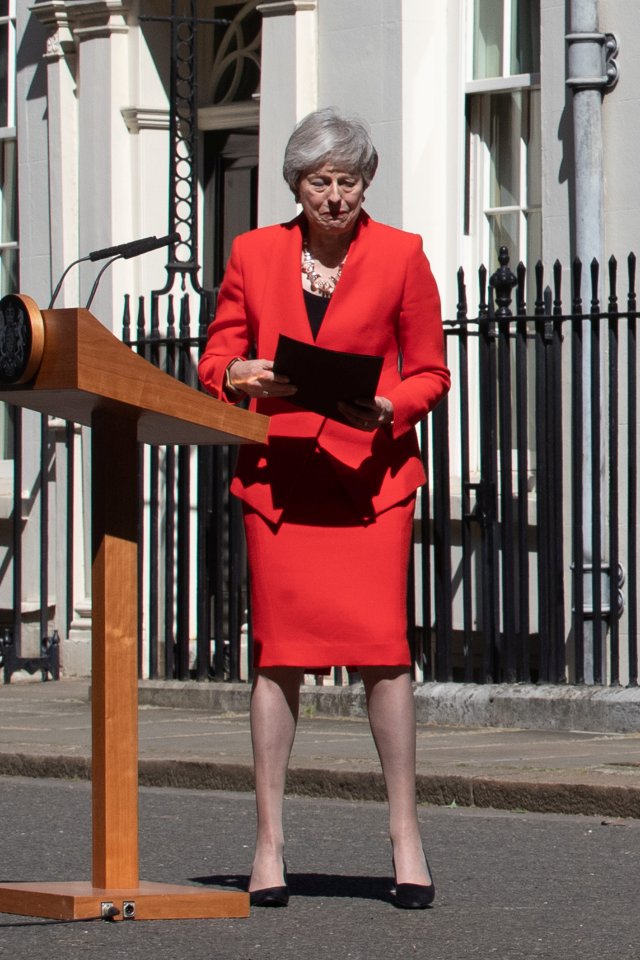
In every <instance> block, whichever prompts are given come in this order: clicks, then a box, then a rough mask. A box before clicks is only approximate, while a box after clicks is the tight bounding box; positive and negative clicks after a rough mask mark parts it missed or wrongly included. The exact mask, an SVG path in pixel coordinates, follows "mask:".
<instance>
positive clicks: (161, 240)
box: [89, 233, 180, 260]
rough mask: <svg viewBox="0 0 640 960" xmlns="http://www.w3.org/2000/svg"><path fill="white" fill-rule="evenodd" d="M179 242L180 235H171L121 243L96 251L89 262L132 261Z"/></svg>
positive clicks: (90, 256)
mask: <svg viewBox="0 0 640 960" xmlns="http://www.w3.org/2000/svg"><path fill="white" fill-rule="evenodd" d="M179 240H180V234H179V233H169V234H167V236H166V237H156V236H153V237H143V238H142V240H131V241H129V243H120V244H118V245H117V246H115V247H104V248H103V249H102V250H94V251H93V253H90V254H89V260H106V259H107V257H122V258H123V259H124V260H130V259H131V257H138V256H140V254H141V253H149V252H150V251H151V250H159V249H160V247H169V246H171V244H172V243H178V241H179Z"/></svg>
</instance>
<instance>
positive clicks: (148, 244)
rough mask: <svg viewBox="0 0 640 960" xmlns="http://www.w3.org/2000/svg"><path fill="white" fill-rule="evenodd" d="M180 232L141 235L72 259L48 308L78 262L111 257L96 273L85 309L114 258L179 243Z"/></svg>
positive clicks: (124, 257)
mask: <svg viewBox="0 0 640 960" xmlns="http://www.w3.org/2000/svg"><path fill="white" fill-rule="evenodd" d="M179 241H180V234H179V233H177V232H176V233H169V234H167V235H166V236H165V237H156V236H155V235H154V236H153V237H143V238H142V239H141V240H131V241H129V243H120V244H118V245H117V246H115V247H103V248H102V249H101V250H93V251H92V252H91V253H88V254H87V255H86V256H84V257H79V258H78V259H77V260H74V261H73V263H70V264H69V266H68V267H67V268H66V269H65V270H64V272H63V274H62V276H61V277H60V279H59V280H58V283H57V285H56V288H55V290H54V291H53V294H52V295H51V300H50V302H49V310H51V309H52V307H53V305H54V303H55V302H56V299H57V297H58V294H59V293H60V289H61V287H62V284H63V282H64V279H65V277H66V276H67V274H68V273H69V271H70V270H71V268H72V267H75V266H76V265H77V264H79V263H84V262H85V261H87V260H91V261H94V262H95V261H96V260H106V259H107V258H111V259H110V260H109V263H107V264H105V266H104V267H103V268H102V270H101V271H100V273H99V274H98V276H97V278H96V281H95V283H94V285H93V287H92V290H91V294H90V297H89V300H88V302H87V309H88V308H89V305H90V303H91V301H92V300H93V298H94V296H95V293H96V289H97V284H98V281H99V280H100V278H101V276H102V274H103V273H104V271H105V270H106V269H107V267H108V266H110V264H111V263H113V261H114V260H120V259H123V260H129V259H130V258H131V257H138V256H140V255H141V254H143V253H149V252H150V251H151V250H158V249H160V247H168V246H170V245H171V244H173V243H179Z"/></svg>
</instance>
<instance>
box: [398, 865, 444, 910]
mask: <svg viewBox="0 0 640 960" xmlns="http://www.w3.org/2000/svg"><path fill="white" fill-rule="evenodd" d="M424 859H425V862H426V864H427V870H428V871H429V876H430V877H431V883H395V872H396V865H395V862H394V864H393V873H394V889H393V896H392V899H391V902H392V903H393V905H394V907H398V908H399V909H400V910H426V909H427V907H430V906H431V904H432V903H433V901H434V900H435V896H436V885H435V883H434V882H433V874H432V873H431V867H430V866H429V861H428V860H427V855H426V854H425V857H424Z"/></svg>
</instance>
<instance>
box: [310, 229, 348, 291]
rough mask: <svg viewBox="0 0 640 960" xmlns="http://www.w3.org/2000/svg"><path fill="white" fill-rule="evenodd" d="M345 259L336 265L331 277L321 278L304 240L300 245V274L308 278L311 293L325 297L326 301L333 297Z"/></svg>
mask: <svg viewBox="0 0 640 960" xmlns="http://www.w3.org/2000/svg"><path fill="white" fill-rule="evenodd" d="M346 259H347V258H346V257H345V258H344V260H343V261H342V263H339V264H338V267H337V269H336V272H335V274H334V275H333V276H331V277H322V276H320V274H319V273H318V271H317V270H316V262H315V260H314V259H313V257H312V256H311V251H310V250H309V247H308V246H307V241H306V240H305V241H304V243H303V244H302V272H303V273H304V274H306V276H307V277H308V278H309V286H310V287H311V290H312V292H313V293H319V294H320V296H321V297H325V298H326V299H327V300H328V299H329V298H330V297H331V296H332V295H333V293H334V291H335V289H336V286H337V284H338V280H339V279H340V277H341V276H342V268H343V267H344V264H345V260H346Z"/></svg>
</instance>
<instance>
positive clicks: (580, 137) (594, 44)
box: [566, 0, 617, 683]
mask: <svg viewBox="0 0 640 960" xmlns="http://www.w3.org/2000/svg"><path fill="white" fill-rule="evenodd" d="M569 22H570V33H568V34H567V36H566V41H567V46H568V77H567V86H569V87H570V88H571V90H572V92H573V132H574V187H575V220H574V229H575V255H576V257H578V258H579V259H580V261H581V262H582V264H583V266H584V271H583V276H584V277H588V276H589V265H590V264H591V262H592V260H593V259H594V258H595V259H596V260H597V261H598V263H600V264H602V262H603V253H604V169H603V168H604V154H603V136H602V99H603V93H604V91H605V89H607V88H609V87H611V86H613V84H615V82H616V80H617V66H616V63H615V59H613V57H614V55H615V53H616V52H617V43H616V41H615V38H614V37H613V35H611V34H604V33H601V32H600V31H599V27H598V0H569ZM594 298H595V299H597V300H599V301H601V299H602V297H601V295H600V293H599V292H598V291H592V299H594ZM585 314H586V316H585V319H584V321H583V325H582V330H583V332H582V360H581V363H582V429H583V433H582V464H581V471H582V527H583V555H582V558H578V557H574V576H584V593H583V600H584V602H583V613H584V615H585V624H584V677H583V678H580V679H583V680H584V682H586V683H594V682H598V678H599V677H601V676H602V671H603V669H604V663H600V662H598V663H596V662H595V658H594V633H593V620H592V619H590V617H592V616H593V613H594V600H597V599H598V595H599V594H600V592H601V591H600V570H599V569H598V570H596V569H594V562H595V565H596V566H597V567H598V568H600V567H601V565H602V564H601V558H600V556H595V555H594V554H595V552H598V551H597V550H596V551H594V540H595V542H596V543H598V542H599V541H600V540H601V537H600V536H599V530H598V529H597V528H594V517H595V518H596V524H597V523H599V517H600V516H601V510H600V509H599V505H598V509H596V504H595V503H594V497H598V496H599V494H598V489H597V488H598V486H600V484H598V483H597V482H596V483H595V484H594V476H595V477H596V481H597V475H596V471H600V475H602V473H603V471H604V457H603V451H602V450H601V449H600V450H594V446H593V440H594V436H593V434H594V422H597V419H598V418H599V417H600V410H601V400H602V398H601V396H600V395H597V396H594V393H593V384H594V370H593V363H594V362H598V358H597V357H596V356H595V355H594V353H593V344H592V336H591V334H592V324H593V323H594V321H593V320H592V319H591V318H590V317H588V310H587V311H585ZM595 322H598V321H595ZM600 379H601V378H600ZM597 458H599V459H597ZM578 564H579V566H580V568H581V569H580V570H579V571H578V570H577V569H576V566H577V565H578ZM596 577H597V578H598V583H597V585H596V586H595V589H594V583H595V579H596ZM604 592H605V593H606V592H609V591H608V588H607V591H604ZM594 593H595V595H596V596H595V597H594Z"/></svg>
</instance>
